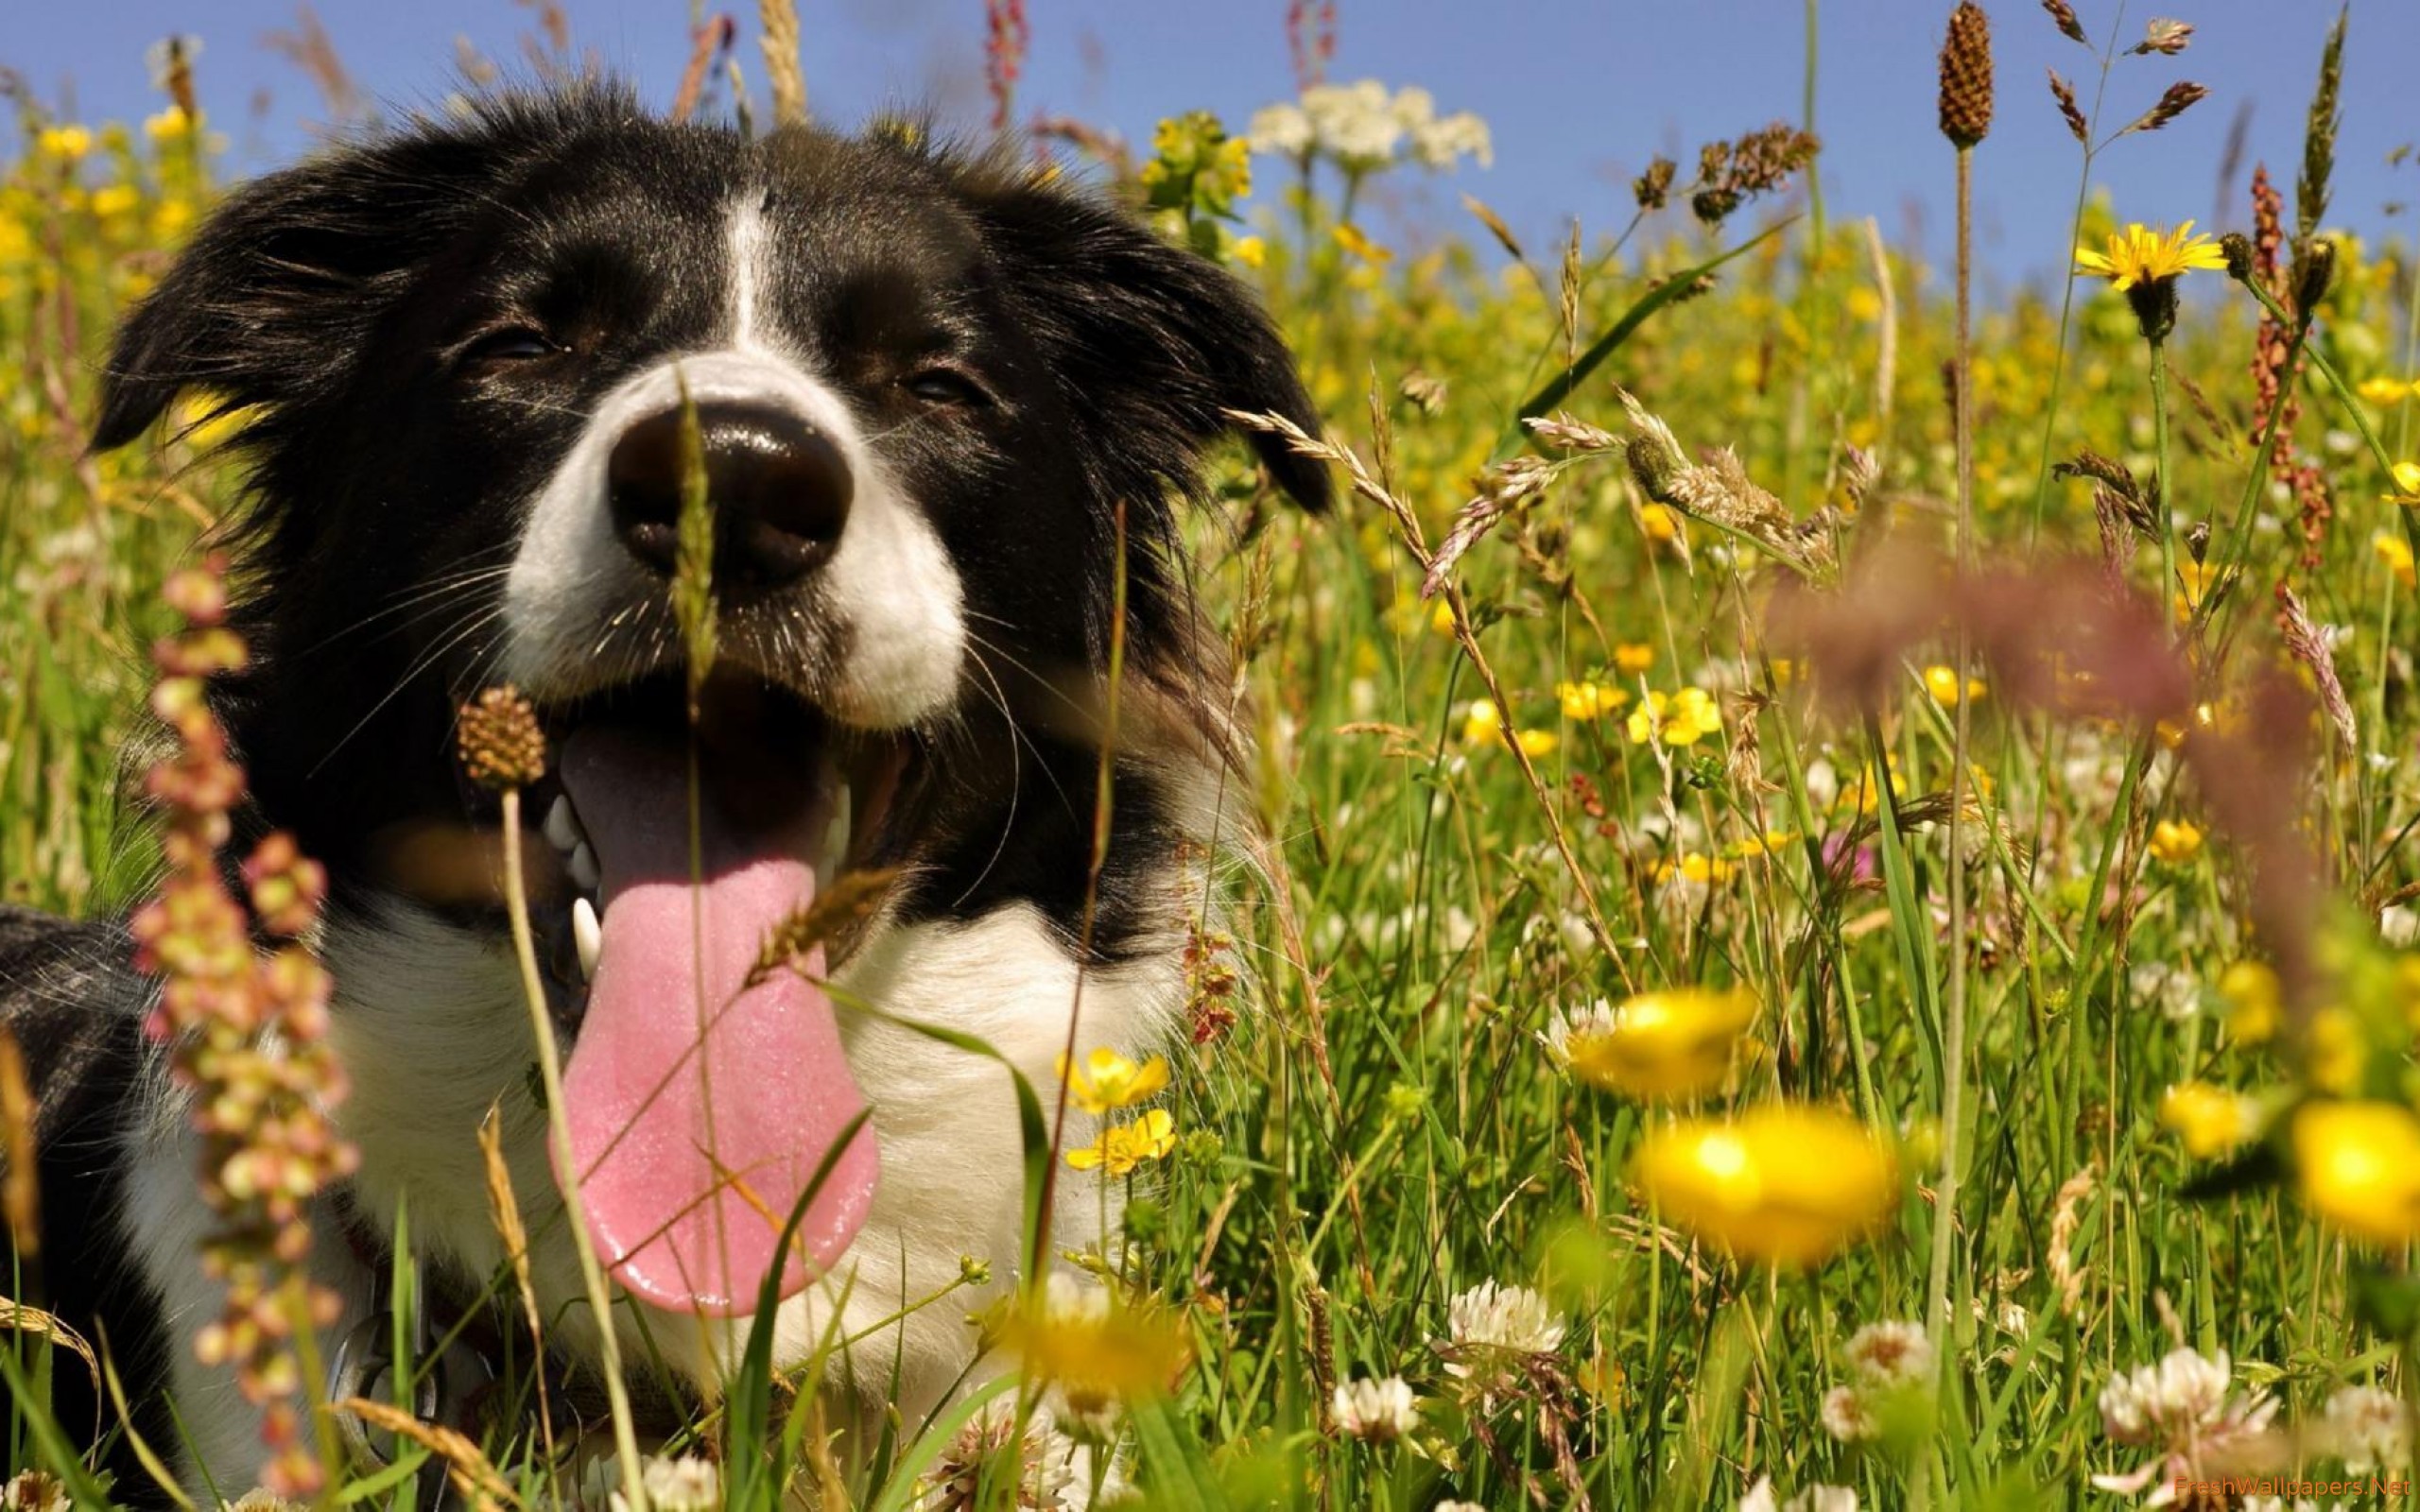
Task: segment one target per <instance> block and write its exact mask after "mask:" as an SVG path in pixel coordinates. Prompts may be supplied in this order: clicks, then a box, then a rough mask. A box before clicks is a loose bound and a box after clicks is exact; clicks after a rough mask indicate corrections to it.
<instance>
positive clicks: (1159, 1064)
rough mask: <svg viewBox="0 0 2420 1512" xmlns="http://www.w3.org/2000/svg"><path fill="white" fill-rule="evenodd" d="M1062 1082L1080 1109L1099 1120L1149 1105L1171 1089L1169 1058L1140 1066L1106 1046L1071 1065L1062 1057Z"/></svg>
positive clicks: (1153, 1058)
mask: <svg viewBox="0 0 2420 1512" xmlns="http://www.w3.org/2000/svg"><path fill="white" fill-rule="evenodd" d="M1059 1079H1060V1080H1061V1081H1063V1082H1065V1083H1066V1084H1067V1095H1068V1096H1069V1097H1070V1098H1072V1099H1074V1101H1075V1104H1076V1106H1077V1107H1078V1108H1082V1109H1083V1110H1084V1111H1085V1112H1087V1113H1090V1114H1092V1115H1093V1116H1095V1117H1096V1118H1098V1116H1100V1115H1101V1114H1103V1113H1107V1112H1110V1111H1113V1110H1114V1109H1116V1108H1132V1107H1133V1106H1134V1105H1135V1104H1136V1103H1145V1102H1149V1101H1150V1100H1151V1099H1152V1098H1154V1097H1157V1096H1158V1095H1159V1094H1160V1093H1161V1092H1163V1091H1167V1085H1168V1059H1167V1057H1166V1056H1153V1057H1150V1059H1148V1060H1145V1061H1143V1062H1141V1063H1140V1064H1137V1063H1136V1062H1135V1061H1133V1060H1132V1059H1130V1058H1129V1057H1125V1056H1122V1055H1120V1054H1118V1053H1117V1052H1116V1051H1115V1050H1112V1049H1110V1048H1109V1047H1108V1046H1106V1045H1104V1046H1102V1047H1101V1048H1100V1049H1098V1050H1096V1051H1094V1052H1093V1053H1092V1054H1091V1055H1089V1056H1086V1057H1084V1058H1083V1061H1082V1063H1081V1064H1080V1065H1074V1066H1071V1065H1069V1064H1068V1063H1067V1057H1064V1056H1061V1057H1059Z"/></svg>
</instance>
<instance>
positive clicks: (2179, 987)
mask: <svg viewBox="0 0 2420 1512" xmlns="http://www.w3.org/2000/svg"><path fill="white" fill-rule="evenodd" d="M2126 985H2127V986H2128V987H2130V988H2134V991H2135V996H2136V997H2138V998H2140V999H2142V1000H2143V1001H2144V1002H2147V1003H2153V1004H2156V1005H2158V1006H2159V1011H2160V1016H2161V1017H2162V1018H2164V1019H2166V1020H2168V1022H2170V1023H2183V1022H2185V1021H2186V1020H2187V1019H2189V1018H2191V1017H2193V1014H2194V1012H2195V1010H2196V1009H2198V1008H2199V1007H2201V1005H2202V981H2201V978H2199V977H2197V976H2195V975H2194V974H2193V972H2192V971H2190V970H2189V969H2188V968H2186V967H2182V966H2175V965H2171V964H2170V963H2169V962H2167V961H2144V962H2142V963H2141V964H2140V965H2137V966H2135V968H2133V969H2132V970H2130V971H2127V973H2126Z"/></svg>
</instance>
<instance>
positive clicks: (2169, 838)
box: [2151, 819, 2202, 867]
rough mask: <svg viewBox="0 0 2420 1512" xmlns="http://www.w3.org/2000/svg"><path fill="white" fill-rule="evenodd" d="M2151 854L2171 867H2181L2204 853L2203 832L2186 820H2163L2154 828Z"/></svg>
mask: <svg viewBox="0 0 2420 1512" xmlns="http://www.w3.org/2000/svg"><path fill="white" fill-rule="evenodd" d="M2151 852H2152V855H2153V856H2155V857H2157V858H2158V859H2159V860H2162V861H2165V862H2167V863H2168V864H2169V866H2171V867H2181V866H2183V865H2185V864H2186V863H2187V862H2188V861H2190V860H2192V859H2193V858H2194V857H2195V856H2197V855H2200V854H2201V853H2202V832H2201V830H2200V829H2198V828H2196V827H2195V826H2194V825H2193V824H2191V823H2190V822H2188V821H2187V820H2184V819H2162V820H2160V821H2159V822H2158V823H2157V824H2154V825H2152V838H2151Z"/></svg>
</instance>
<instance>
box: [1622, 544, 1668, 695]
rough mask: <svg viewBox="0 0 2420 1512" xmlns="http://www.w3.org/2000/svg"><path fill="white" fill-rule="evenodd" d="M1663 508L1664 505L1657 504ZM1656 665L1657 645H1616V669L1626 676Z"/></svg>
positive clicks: (1635, 642)
mask: <svg viewBox="0 0 2420 1512" xmlns="http://www.w3.org/2000/svg"><path fill="white" fill-rule="evenodd" d="M1656 507H1657V508H1659V509H1660V508H1662V507H1663V506H1661V505H1658V506H1656ZM1654 665H1655V647H1653V646H1651V645H1647V644H1642V643H1640V642H1637V641H1624V642H1621V643H1620V644H1617V645H1616V646H1615V647H1614V670H1615V671H1616V672H1618V673H1620V674H1621V675H1622V676H1624V677H1626V678H1634V677H1637V676H1638V675H1639V674H1641V673H1643V672H1645V671H1647V670H1648V669H1649V668H1651V667H1652V666H1654Z"/></svg>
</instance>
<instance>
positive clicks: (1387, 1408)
mask: <svg viewBox="0 0 2420 1512" xmlns="http://www.w3.org/2000/svg"><path fill="white" fill-rule="evenodd" d="M1328 1408H1329V1413H1330V1416H1332V1417H1335V1419H1336V1431H1337V1432H1338V1433H1340V1434H1342V1435H1345V1436H1346V1437H1347V1438H1358V1439H1360V1440H1361V1441H1362V1442H1364V1443H1370V1444H1392V1443H1393V1442H1394V1441H1395V1440H1396V1439H1398V1438H1402V1437H1404V1436H1406V1435H1409V1433H1410V1432H1411V1431H1412V1430H1413V1429H1414V1428H1417V1427H1419V1426H1420V1399H1419V1398H1417V1397H1414V1396H1413V1395H1412V1394H1411V1387H1410V1386H1409V1385H1408V1384H1406V1383H1405V1382H1404V1379H1403V1377H1401V1376H1389V1377H1387V1378H1386V1379H1385V1380H1383V1381H1375V1380H1372V1379H1371V1378H1370V1377H1368V1376H1363V1377H1361V1378H1360V1379H1358V1380H1357V1381H1354V1382H1352V1383H1350V1384H1347V1385H1340V1386H1338V1387H1337V1388H1336V1396H1335V1398H1334V1400H1331V1401H1330V1402H1329V1403H1328Z"/></svg>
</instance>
